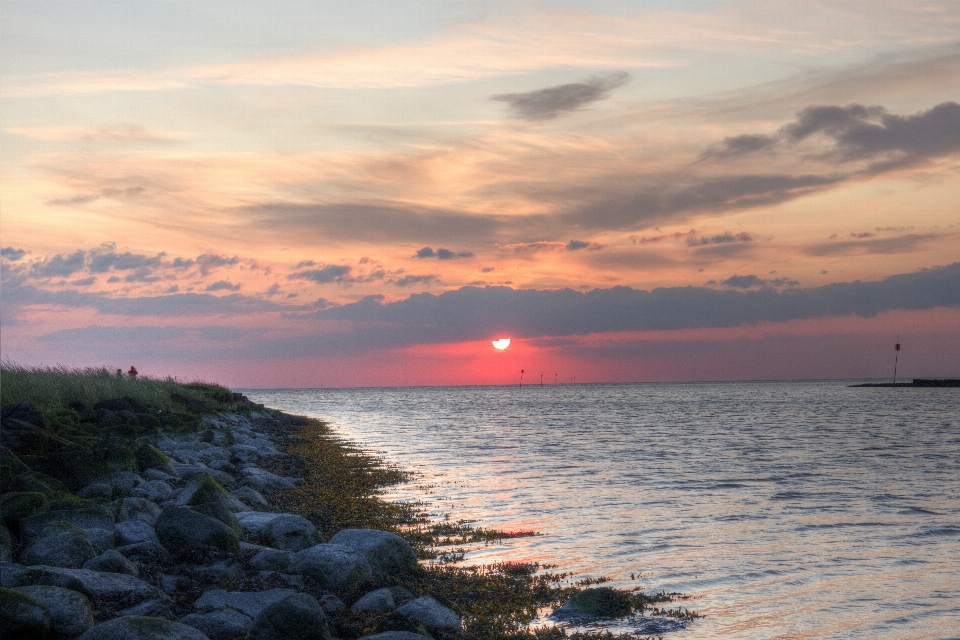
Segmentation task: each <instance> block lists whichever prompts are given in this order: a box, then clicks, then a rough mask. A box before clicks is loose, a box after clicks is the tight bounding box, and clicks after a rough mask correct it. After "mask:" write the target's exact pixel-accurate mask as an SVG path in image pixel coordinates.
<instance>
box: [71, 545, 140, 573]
mask: <svg viewBox="0 0 960 640" xmlns="http://www.w3.org/2000/svg"><path fill="white" fill-rule="evenodd" d="M83 568H84V569H90V570H91V571H103V572H104V573H125V574H127V575H128V576H134V577H140V570H139V569H137V567H136V566H135V565H134V564H133V563H132V562H130V561H129V560H127V559H126V558H125V557H124V556H123V554H121V553H120V552H119V551H117V550H116V549H109V550H107V551H104V552H103V553H101V554H100V555H98V556H97V557H96V558H90V559H89V560H87V561H86V562H84V563H83Z"/></svg>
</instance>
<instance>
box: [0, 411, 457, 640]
mask: <svg viewBox="0 0 960 640" xmlns="http://www.w3.org/2000/svg"><path fill="white" fill-rule="evenodd" d="M234 400H239V399H237V398H234ZM190 402H191V400H190V399H189V398H186V399H183V403H184V404H185V405H189V404H190ZM242 404H243V403H242V402H241V405H242ZM71 411H73V412H74V413H75V414H76V417H77V419H78V420H79V421H80V423H84V424H90V425H96V427H97V429H99V430H100V431H101V432H102V431H108V432H109V433H110V434H112V435H111V436H110V437H109V438H103V439H101V440H100V441H98V442H97V443H95V444H99V445H100V449H101V450H99V451H93V452H92V455H91V456H90V459H89V460H86V461H85V459H84V456H86V455H87V454H86V453H83V451H84V450H83V448H82V447H76V446H64V445H62V444H58V443H57V442H56V440H57V438H58V437H59V436H58V434H57V432H56V430H55V429H51V428H50V427H49V425H47V424H46V422H45V419H44V415H43V414H42V413H40V412H39V411H37V410H36V409H35V408H34V407H33V406H32V405H31V404H29V403H18V404H14V405H8V406H6V407H4V408H3V432H2V433H3V445H4V446H3V449H2V451H0V468H2V472H3V494H2V496H0V515H2V518H3V523H2V525H0V561H2V565H0V584H2V588H0V627H2V629H3V637H4V638H7V637H9V638H21V639H30V638H48V639H54V638H56V639H72V638H80V639H82V640H108V639H109V640H146V639H150V640H167V639H169V640H173V639H180V638H183V639H191V640H193V639H196V640H202V639H205V638H206V639H209V640H228V639H229V640H242V639H244V638H255V639H257V640H274V639H276V640H280V639H288V638H291V639H302V640H308V639H309V640H312V639H317V640H330V639H331V638H333V637H338V638H345V639H346V638H352V637H359V636H361V635H362V636H369V637H371V638H375V639H377V640H428V639H429V638H430V637H432V638H434V639H442V638H445V637H448V636H455V635H456V634H457V633H458V632H459V630H460V629H461V627H462V623H461V619H460V618H459V617H458V615H457V614H456V613H455V612H454V611H453V610H452V609H451V608H450V607H448V606H446V605H445V604H444V603H443V602H441V601H440V600H439V599H438V598H437V597H434V596H435V595H436V596H439V598H442V595H439V594H434V595H431V594H427V593H417V592H414V591H412V590H411V589H409V588H407V587H405V586H403V584H404V578H405V577H406V576H410V575H411V574H413V573H415V572H416V571H417V570H418V564H417V557H416V555H415V553H414V550H413V549H412V548H411V546H410V545H409V544H408V543H407V542H406V541H405V540H404V539H403V538H401V537H399V536H397V535H395V534H393V533H390V532H387V531H380V530H376V529H345V530H341V531H339V532H338V533H336V534H335V535H334V536H332V537H331V538H330V539H329V540H324V539H323V537H322V535H321V534H320V533H319V532H318V530H317V529H316V527H315V526H314V525H313V524H312V523H311V522H310V521H309V520H307V519H305V518H304V517H302V516H300V515H298V514H295V513H279V512H274V511H272V510H271V508H270V502H269V500H268V499H269V497H270V496H271V494H273V493H274V492H279V491H285V490H290V489H292V488H294V487H295V486H297V484H298V483H299V482H300V481H301V480H300V479H299V478H296V477H289V476H284V475H278V474H276V473H273V472H271V471H269V470H267V469H266V468H264V467H265V466H269V465H268V464H267V463H272V462H276V461H277V460H282V459H283V458H284V457H286V456H288V454H287V453H286V452H284V451H283V450H281V447H279V446H278V444H277V438H275V437H273V436H272V434H276V433H278V432H281V431H283V430H284V429H286V428H288V427H289V424H287V423H288V422H289V420H290V417H289V416H284V415H283V414H281V413H279V412H273V411H269V410H264V409H263V408H261V407H258V406H255V405H254V406H252V407H251V406H248V407H247V410H243V411H239V412H205V413H202V414H199V415H195V416H193V421H192V422H191V421H190V420H186V422H188V423H189V424H187V425H186V427H184V424H183V423H184V421H185V420H184V417H183V416H179V417H171V416H170V414H169V412H168V413H167V414H165V413H164V412H163V411H160V410H158V409H156V408H153V407H148V406H143V405H141V404H140V403H138V402H137V401H136V400H134V399H132V398H116V399H112V400H107V401H101V402H99V403H97V404H96V405H94V406H92V407H87V406H83V405H82V403H74V405H72V406H71ZM174 418H175V419H174ZM165 422H166V424H165ZM77 433H79V431H75V432H68V433H65V434H64V435H63V437H62V439H63V440H64V441H66V442H67V443H69V445H76V441H77V439H78V437H79V436H77V435H76V434H77ZM117 434H121V435H117ZM124 434H125V435H124ZM122 442H126V443H127V444H128V445H130V446H127V447H123V446H119V445H118V443H122ZM64 451H66V454H65V453H64ZM71 451H73V452H74V457H71V456H70V452H71ZM51 461H52V462H51ZM98 463H99V466H97V464H98Z"/></svg>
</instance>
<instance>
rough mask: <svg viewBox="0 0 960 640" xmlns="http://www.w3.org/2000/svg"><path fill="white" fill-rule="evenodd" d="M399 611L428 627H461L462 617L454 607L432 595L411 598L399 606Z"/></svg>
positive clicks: (442, 628) (439, 628)
mask: <svg viewBox="0 0 960 640" xmlns="http://www.w3.org/2000/svg"><path fill="white" fill-rule="evenodd" d="M397 613H399V614H401V615H405V616H407V617H408V618H412V619H413V620H416V621H417V622H420V623H422V624H423V626H425V627H426V628H427V629H437V630H453V629H460V628H461V622H460V617H459V616H458V615H457V614H456V612H455V611H454V610H453V609H450V608H448V607H445V606H443V605H442V604H440V603H439V602H437V601H436V600H434V599H433V598H431V597H430V596H423V597H422V598H417V599H416V600H411V601H410V602H408V603H407V604H405V605H403V606H401V607H399V608H397Z"/></svg>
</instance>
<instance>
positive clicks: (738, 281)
mask: <svg viewBox="0 0 960 640" xmlns="http://www.w3.org/2000/svg"><path fill="white" fill-rule="evenodd" d="M720 284H722V285H723V286H725V287H730V288H733V289H755V288H758V287H768V286H772V287H796V286H799V284H800V283H799V282H797V281H796V280H790V279H788V278H774V279H772V280H764V279H762V278H760V277H759V276H755V275H747V276H738V275H733V276H730V277H729V278H727V279H726V280H721V281H720Z"/></svg>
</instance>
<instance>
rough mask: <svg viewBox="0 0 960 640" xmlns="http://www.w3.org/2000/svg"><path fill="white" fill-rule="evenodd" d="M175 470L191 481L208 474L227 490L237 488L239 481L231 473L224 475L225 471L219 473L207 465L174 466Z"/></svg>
mask: <svg viewBox="0 0 960 640" xmlns="http://www.w3.org/2000/svg"><path fill="white" fill-rule="evenodd" d="M173 467H174V469H176V471H177V473H178V474H179V475H180V477H181V478H183V479H184V480H188V481H189V480H190V478H193V476H195V475H198V474H201V473H206V474H207V475H210V476H212V477H213V479H214V480H216V481H217V482H219V483H220V485H221V486H224V487H226V488H227V489H233V488H235V487H236V486H237V480H236V478H234V477H233V476H231V475H230V474H229V473H224V472H223V471H217V470H216V469H211V468H210V467H207V466H206V465H197V464H174V465H173Z"/></svg>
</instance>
